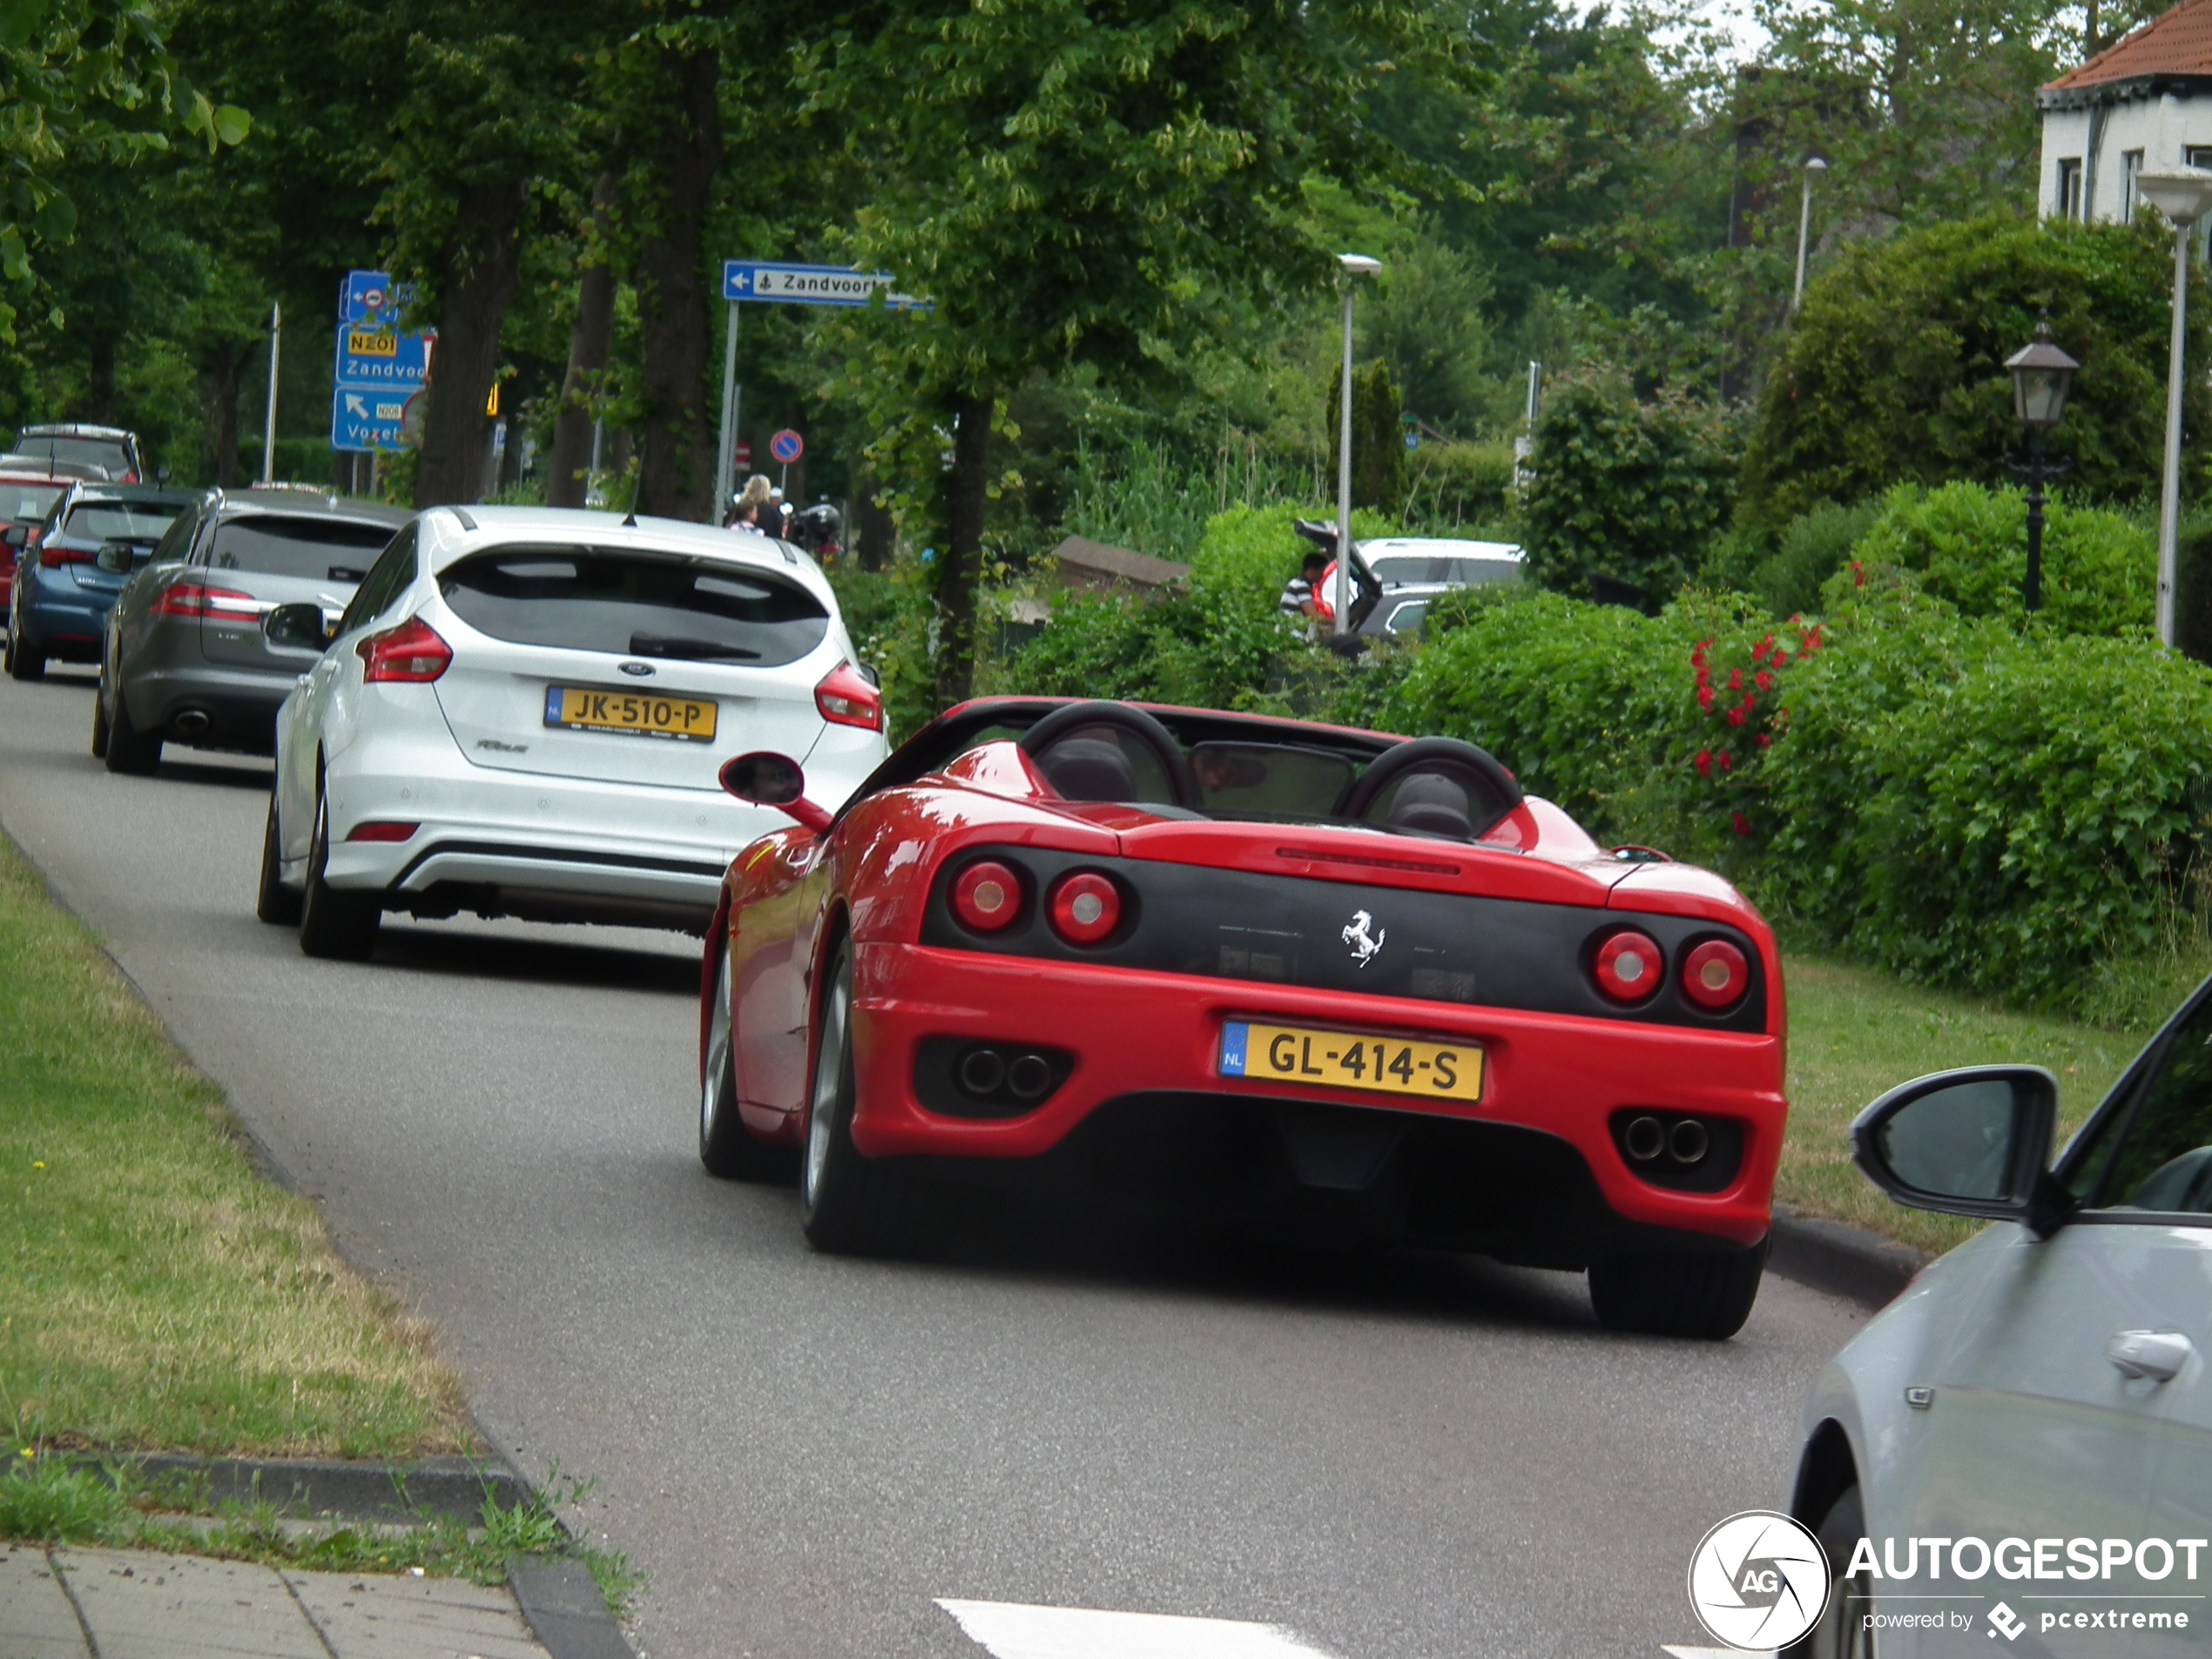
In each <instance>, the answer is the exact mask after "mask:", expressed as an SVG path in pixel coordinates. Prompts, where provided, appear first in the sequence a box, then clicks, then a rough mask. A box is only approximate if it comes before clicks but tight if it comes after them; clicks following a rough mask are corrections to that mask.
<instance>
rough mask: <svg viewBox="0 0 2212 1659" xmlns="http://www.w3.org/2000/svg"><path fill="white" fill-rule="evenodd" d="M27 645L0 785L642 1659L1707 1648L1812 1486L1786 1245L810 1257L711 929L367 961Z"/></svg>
mask: <svg viewBox="0 0 2212 1659" xmlns="http://www.w3.org/2000/svg"><path fill="white" fill-rule="evenodd" d="M90 724H91V681H90V679H89V678H83V677H79V676H77V675H75V674H72V673H70V672H68V671H62V670H57V671H55V672H54V673H53V675H52V676H51V678H49V679H48V681H47V682H46V683H44V684H43V685H17V684H16V683H14V682H12V681H6V680H0V826H4V827H5V828H6V830H7V831H8V833H10V834H11V835H12V836H13V837H14V838H15V840H17V842H18V843H19V844H20V845H21V846H23V847H24V849H25V851H26V852H28V853H29V854H30V857H31V858H32V859H33V860H35V861H36V862H37V864H38V865H39V866H40V867H41V868H42V869H44V872H45V873H47V875H48V877H49V879H50V880H51V882H52V884H53V886H54V887H55V889H56V890H57V892H58V893H59V894H60V895H61V896H62V898H63V899H64V900H65V901H66V902H67V903H69V904H70V905H71V907H74V908H75V909H76V910H77V911H78V914H81V915H83V916H84V918H85V919H86V920H88V921H90V922H91V924H92V925H93V926H94V927H97V928H98V929H99V930H100V931H101V933H102V934H104V935H105V938H106V939H107V941H109V943H110V946H111V949H112V950H113V951H114V953H115V954H116V956H117V958H118V960H119V961H121V962H122V963H123V965H124V967H125V968H126V969H127V970H128V971H129V973H130V974H131V975H132V977H133V979H135V980H136V981H137V982H138V985H139V986H140V987H141V988H142V989H143V990H144V992H145V995H147V997H148V998H149V999H150V1000H151V1001H152V1003H153V1005H154V1007H155V1008H157V1009H158V1011H159V1012H160V1014H161V1015H162V1017H163V1018H164V1019H165V1021H166V1022H168V1024H169V1027H170V1028H171V1029H172V1031H173V1032H174V1033H175V1034H176V1035H177V1037H178V1039H179V1041H180V1042H182V1043H183V1044H184V1046H185V1048H186V1049H188V1050H189V1051H190V1052H191V1054H192V1057H193V1058H194V1059H195V1060H196V1061H197V1062H199V1064H200V1065H201V1066H202V1067H203V1068H204V1069H206V1070H207V1071H208V1072H209V1073H211V1074H212V1076H215V1077H216V1078H217V1079H219V1081H220V1082H222V1083H223V1084H224V1086H225V1087H226V1089H228V1090H229V1091H230V1095H231V1098H232V1100H233V1103H235V1105H236V1107H237V1109H238V1111H239V1114H240V1116H242V1117H243V1119H244V1120H245V1122H246V1124H247V1125H248V1126H249V1127H250V1129H251V1130H252V1131H253V1134H254V1135H255V1136H257V1137H259V1139H260V1141H261V1142H262V1143H263V1144H264V1145H265V1146H266V1148H267V1149H268V1150H269V1152H270V1153H271V1154H272V1155H273V1157H274V1159H275V1160H276V1161H277V1162H278V1163H280V1166H281V1168H282V1170H284V1171H285V1172H286V1173H287V1175H288V1177H289V1178H290V1179H291V1180H292V1182H293V1184H295V1185H297V1186H298V1187H299V1188H300V1190H304V1191H306V1192H307V1193H309V1194H310V1195H312V1196H313V1197H314V1198H315V1199H316V1200H317V1201H318V1202H319V1203H320V1204H321V1205H322V1206H323V1208H324V1209H325V1211H327V1213H328V1215H329V1217H330V1219H331V1222H332V1224H333V1225H334V1227H335V1229H336V1231H337V1236H338V1240H339V1243H340V1244H341V1247H342V1248H343V1250H344V1251H345V1252H346V1254H347V1256H348V1257H349V1258H351V1259H352V1260H353V1261H354V1263H356V1264H359V1265H360V1266H361V1268H363V1269H364V1270H365V1271H368V1272H370V1273H372V1274H374V1275H376V1276H378V1277H379V1278H382V1279H383V1280H385V1281H386V1282H388V1283H389V1284H390V1285H393V1286H394V1287H395V1289H396V1290H398V1291H399V1292H400V1293H401V1295H402V1296H403V1297H404V1298H406V1299H407V1300H408V1301H409V1302H410V1303H411V1304H412V1305H415V1307H417V1308H418V1309H420V1310H421V1312H424V1313H426V1314H428V1315H429V1316H431V1317H432V1318H435V1319H436V1320H438V1321H439V1322H440V1324H441V1325H442V1329H443V1331H444V1333H445V1343H446V1349H447V1352H448V1355H449V1356H450V1358H451V1359H453V1361H454V1362H455V1364H456V1365H457V1366H459V1367H460V1369H461V1371H462V1373H463V1374H464V1375H465V1377H466V1378H467V1379H468V1383H469V1390H470V1394H471V1398H472V1399H473V1400H474V1402H475V1410H476V1413H477V1415H478V1418H479V1420H480V1421H481V1422H482V1425H483V1426H484V1429H485V1431H486V1433H488V1434H489V1435H490V1436H491V1437H492V1438H494V1439H495V1440H496V1441H497V1442H498V1443H499V1444H500V1445H501V1446H502V1447H503V1448H504V1449H505V1450H507V1451H508V1452H509V1453H511V1454H512V1455H513V1456H514V1457H515V1458H516V1460H518V1461H519V1462H520V1463H521V1464H522V1465H523V1467H525V1468H526V1469H528V1470H529V1472H530V1473H531V1474H534V1475H543V1474H544V1473H545V1472H546V1470H547V1469H548V1467H550V1466H552V1465H554V1464H556V1463H557V1465H558V1467H559V1468H560V1469H561V1471H562V1472H563V1474H571V1475H577V1476H583V1477H589V1478H591V1479H593V1480H596V1481H597V1487H596V1489H595V1490H594V1492H593V1493H592V1494H591V1496H590V1498H589V1500H588V1501H587V1502H586V1504H585V1506H584V1512H583V1513H584V1516H585V1518H586V1520H587V1521H588V1523H589V1525H590V1527H591V1528H592V1529H593V1530H594V1531H595V1532H596V1533H598V1534H604V1541H606V1542H607V1543H608V1544H609V1545H610V1547H612V1548H617V1549H621V1550H624V1551H626V1552H627V1553H628V1554H629V1555H630V1556H631V1559H632V1561H634V1562H636V1563H637V1565H638V1566H639V1567H640V1568H643V1569H644V1571H645V1572H647V1573H648V1574H649V1575H651V1588H650V1589H649V1590H648V1592H647V1593H646V1595H645V1596H644V1601H643V1603H642V1608H641V1611H640V1612H639V1614H638V1616H637V1620H636V1622H635V1626H634V1632H635V1635H636V1639H637V1642H638V1645H639V1646H640V1648H641V1649H642V1650H643V1651H644V1652H645V1653H646V1654H648V1655H650V1656H651V1659H708V1656H713V1659H728V1656H738V1655H761V1656H779V1659H780V1656H789V1659H814V1656H832V1655H836V1656H869V1659H907V1656H915V1659H923V1656H927V1659H961V1656H968V1659H973V1656H974V1655H975V1654H976V1653H977V1651H978V1649H976V1648H975V1647H974V1646H973V1645H972V1644H971V1643H970V1642H968V1639H967V1638H966V1637H965V1636H963V1635H961V1633H960V1630H959V1629H958V1627H957V1626H956V1625H955V1624H954V1622H953V1620H952V1618H951V1617H949V1616H948V1615H947V1614H946V1613H944V1612H943V1611H941V1609H939V1608H937V1607H936V1606H935V1605H934V1601H935V1599H936V1598H940V1597H950V1598H968V1599H971V1600H979V1601H994V1602H1025V1603H1042V1604H1049V1605H1054V1606H1066V1607H1078V1608H1114V1609H1126V1610H1131V1611H1137V1612H1145V1613H1157V1614H1177V1615H1199V1616H1205V1617H1213V1618H1222V1619H1238V1620H1252V1621H1259V1622H1265V1623H1269V1624H1276V1625H1281V1626H1285V1627H1288V1628H1290V1629H1295V1630H1297V1631H1298V1632H1300V1633H1302V1634H1303V1635H1305V1637H1306V1638H1307V1639H1308V1640H1310V1641H1311V1642H1313V1643H1315V1644H1316V1645H1318V1646H1320V1647H1322V1648H1325V1649H1328V1650H1330V1651H1332V1652H1333V1653H1335V1654H1337V1655H1339V1656H1342V1659H1447V1656H1450V1659H1460V1656H1482V1659H1516V1656H1531V1659H1534V1656H1544V1659H1554V1656H1555V1659H1568V1656H1573V1659H1588V1656H1593V1655H1602V1654H1635V1655H1643V1656H1649V1655H1653V1654H1655V1653H1656V1650H1657V1644H1659V1643H1661V1642H1701V1641H1703V1640H1704V1638H1703V1637H1702V1636H1701V1635H1700V1634H1699V1633H1698V1631H1697V1629H1696V1625H1695V1623H1694V1622H1693V1620H1692V1618H1691V1615H1690V1612H1689V1607H1688V1605H1687V1602H1686V1601H1685V1599H1684V1593H1683V1583H1684V1576H1685V1573H1686V1570H1687V1566H1688V1562H1689V1554H1690V1551H1691V1549H1692V1548H1694V1546H1695V1545H1696V1541H1697V1540H1698V1539H1699V1537H1700V1536H1701V1535H1702V1534H1703V1533H1704V1531H1705V1530H1706V1529H1707V1527H1710V1525H1711V1524H1712V1523H1714V1522H1715V1521H1718V1520H1720V1519H1721V1518H1723V1516H1725V1515H1728V1514H1731V1513H1733V1512H1735V1511H1737V1510H1739V1509H1743V1508H1747V1507H1762V1506H1771V1505H1775V1504H1777V1503H1778V1502H1779V1501H1781V1500H1782V1499H1783V1498H1784V1496H1785V1489H1786V1481H1787V1474H1788V1465H1789V1459H1790V1454H1791V1447H1792V1444H1793V1438H1792V1428H1793V1424H1794V1420H1795V1415H1796V1409H1797V1400H1798V1398H1799V1395H1800V1393H1801V1392H1802V1391H1803V1389H1804V1385H1805V1383H1806V1381H1807V1379H1809V1378H1810V1377H1811V1374H1812V1372H1813V1371H1814V1369H1815V1368H1816V1367H1817V1366H1818V1365H1819V1364H1820V1363H1821V1361H1822V1360H1823V1359H1825V1358H1826V1357H1827V1356H1828V1355H1829V1354H1830V1353H1831V1352H1834V1350H1835V1349H1836V1348H1837V1347H1838V1346H1839V1345H1841V1344H1842V1343H1843V1342H1844V1340H1845V1339H1847V1338H1848V1337H1849V1336H1850V1334H1851V1332H1852V1330H1853V1329H1854V1328H1855V1327H1856V1326H1857V1325H1858V1322H1859V1320H1860V1318H1862V1316H1861V1315H1860V1314H1859V1313H1858V1312H1857V1311H1856V1310H1855V1309H1853V1308H1851V1307H1849V1306H1847V1305H1844V1304H1842V1303H1839V1302H1837V1301H1834V1300H1831V1299H1830V1298H1825V1297H1822V1296H1819V1295H1817V1294H1815V1293H1813V1292H1812V1291H1807V1290H1805V1289H1804V1288H1802V1287H1800V1286H1797V1285H1792V1284H1791V1283H1789V1282H1787V1281H1784V1280H1780V1279H1776V1278H1769V1280H1768V1281H1767V1284H1766V1287H1765V1289H1764V1291H1763V1292H1762V1294H1761V1297H1760V1299H1759V1305H1758V1307H1757V1311H1756V1312H1754V1313H1753V1315H1752V1318H1751V1321H1750V1325H1749V1326H1748V1327H1747V1329H1746V1330H1745V1331H1744V1332H1743V1334H1742V1335H1741V1336H1739V1337H1738V1338H1737V1339H1736V1340H1735V1341H1733V1342H1730V1343H1727V1344H1724V1345H1704V1344H1694V1343H1687V1342H1672V1341H1660V1340H1649V1339H1627V1338H1622V1337H1620V1336H1616V1335H1613V1334H1610V1333H1608V1332H1601V1331H1599V1330H1598V1329H1596V1328H1595V1325H1594V1324H1593V1323H1592V1320H1591V1318H1590V1315H1589V1312H1588V1304H1587V1301H1586V1299H1585V1297H1584V1293H1583V1290H1582V1284H1581V1279H1580V1278H1579V1277H1571V1276H1568V1275H1563V1274H1555V1273H1543V1272H1536V1271H1516V1270H1508V1269H1503V1268H1499V1267H1496V1266H1494V1265H1490V1264H1485V1263H1481V1262H1472V1261H1459V1260H1449V1259H1441V1258H1407V1257H1398V1256H1386V1255H1374V1256H1353V1257H1344V1256H1336V1257H1312V1256H1305V1255H1297V1254H1286V1253H1284V1252H1282V1251H1275V1250H1269V1249H1265V1248H1261V1247H1258V1246H1257V1245H1253V1246H1245V1247H1228V1246H1212V1247H1203V1248H1202V1247H1197V1246H1191V1245H1187V1244H1177V1245H1161V1244H1136V1243H1127V1242H1124V1241H1121V1240H1116V1239H1112V1238H1099V1237H1096V1236H1095V1235H1094V1236H1088V1237H1087V1236H1083V1235H1082V1234H1080V1233H1076V1234H1068V1233H1065V1232H1063V1233H1061V1234H1055V1235H1050V1236H1047V1235H1040V1234H1037V1233H1035V1232H1034V1231H1019V1230H1015V1229H1012V1228H1007V1229H1002V1230H993V1229H985V1230H983V1231H981V1233H980V1234H979V1235H978V1237H977V1238H975V1239H974V1240H973V1241H971V1242H970V1243H968V1244H966V1245H964V1246H963V1247H962V1248H961V1250H960V1251H957V1252H956V1253H955V1254H954V1256H953V1257H951V1258H947V1259H940V1260H934V1261H930V1262H919V1263H912V1262H910V1263H875V1262H854V1261H841V1260H833V1259H829V1258H820V1257H816V1256H814V1255H813V1254H811V1253H810V1252H809V1251H808V1250H807V1248H806V1244H805V1243H804V1242H803V1240H802V1239H801V1238H800V1236H799V1228H798V1223H797V1218H796V1214H795V1200H794V1196H793V1194H792V1192H791V1191H790V1190H786V1189H779V1188H759V1187H747V1186H741V1185H732V1184H723V1183H719V1182H717V1181H714V1180H712V1179H711V1178H709V1177H707V1176H706V1175H705V1173H704V1172H703V1171H702V1170H700V1168H699V1166H698V1161H697V1158H696V1156H695V1152H694V1134H695V1130H694V1113H695V1110H696V1107H695V1104H694V1102H695V1098H696V1097H695V1094H694V1083H693V1077H694V1061H693V1045H694V1042H695V1040H696V1039H695V1035H694V1033H695V1031H696V1025H695V1020H696V1012H695V1008H696V1004H695V1001H694V997H695V994H696V993H695V986H696V982H697V962H698V948H697V946H696V945H695V944H694V943H693V942H692V941H688V940H683V939H678V938H677V937H675V936H674V935H660V934H644V933H628V932H622V931H617V930H610V929H586V928H572V929H556V928H550V927H531V926H526V925H523V924H507V923H502V924H497V925H488V924H482V923H474V922H449V923H442V924H432V925H420V924H411V923H407V922H404V921H401V922H395V923H391V924H389V925H388V931H387V934H386V943H385V944H384V946H383V947H382V948H381V949H380V951H379V953H378V954H377V956H376V958H375V960H374V961H373V962H371V963H368V964H367V965H365V966H358V967H356V966H348V965H339V964H332V963H324V962H315V961H309V960H307V958H306V957H304V956H302V955H301V954H300V952H299V949H298V947H297V944H296V942H295V941H294V939H293V936H292V935H291V934H289V933H287V932H285V931H282V930H280V929H277V928H273V927H265V926H263V925H261V924H260V923H259V922H257V921H255V920H254V918H253V883H254V875H255V868H256V862H257V859H258V856H259V852H260V831H261V821H262V813H263V810H264V805H265V801H266V788H267V768H266V765H265V764H260V763H255V762H251V761H246V760H233V759H221V758H212V757H195V756H192V755H190V754H189V753H188V752H179V751H175V750H172V751H171V753H172V757H179V759H172V760H171V761H170V762H169V763H167V764H165V765H164V766H163V767H162V770H161V774H160V776H158V778H152V779H126V778H118V777H111V776H110V775H109V774H108V773H107V772H105V770H103V769H102V768H101V767H100V766H99V765H98V762H96V761H94V760H93V759H92V758H91V755H90V753H89V752H87V749H86V738H87V733H88V731H89V728H90Z"/></svg>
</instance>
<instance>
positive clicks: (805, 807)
mask: <svg viewBox="0 0 2212 1659" xmlns="http://www.w3.org/2000/svg"><path fill="white" fill-rule="evenodd" d="M719 775H720V777H721V779H722V787H723V788H725V789H726V790H728V791H729V792H730V793H731V794H732V795H734V796H736V797H737V798H738V799H739V800H741V801H744V802H745V804H746V805H748V806H775V807H779V808H781V809H782V811H783V813H785V815H786V817H788V818H790V819H792V821H793V822H795V823H798V824H800V825H803V826H806V828H808V829H810V830H812V831H813V832H814V833H815V834H817V835H819V834H820V833H822V832H823V831H824V830H826V829H827V828H828V827H829V826H830V815H829V814H828V813H826V812H824V811H823V810H822V809H821V808H820V807H819V806H816V805H815V804H814V803H813V801H811V800H809V799H806V772H805V770H804V769H802V768H801V767H800V765H799V763H798V762H797V761H796V760H793V759H792V758H791V757H790V756H789V755H779V754H772V753H770V752H768V751H766V750H765V749H763V750H756V751H755V752H753V753H752V754H743V755H738V756H736V757H735V758H734V759H729V760H725V761H724V762H723V763H722V771H721V772H720V774H719Z"/></svg>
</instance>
